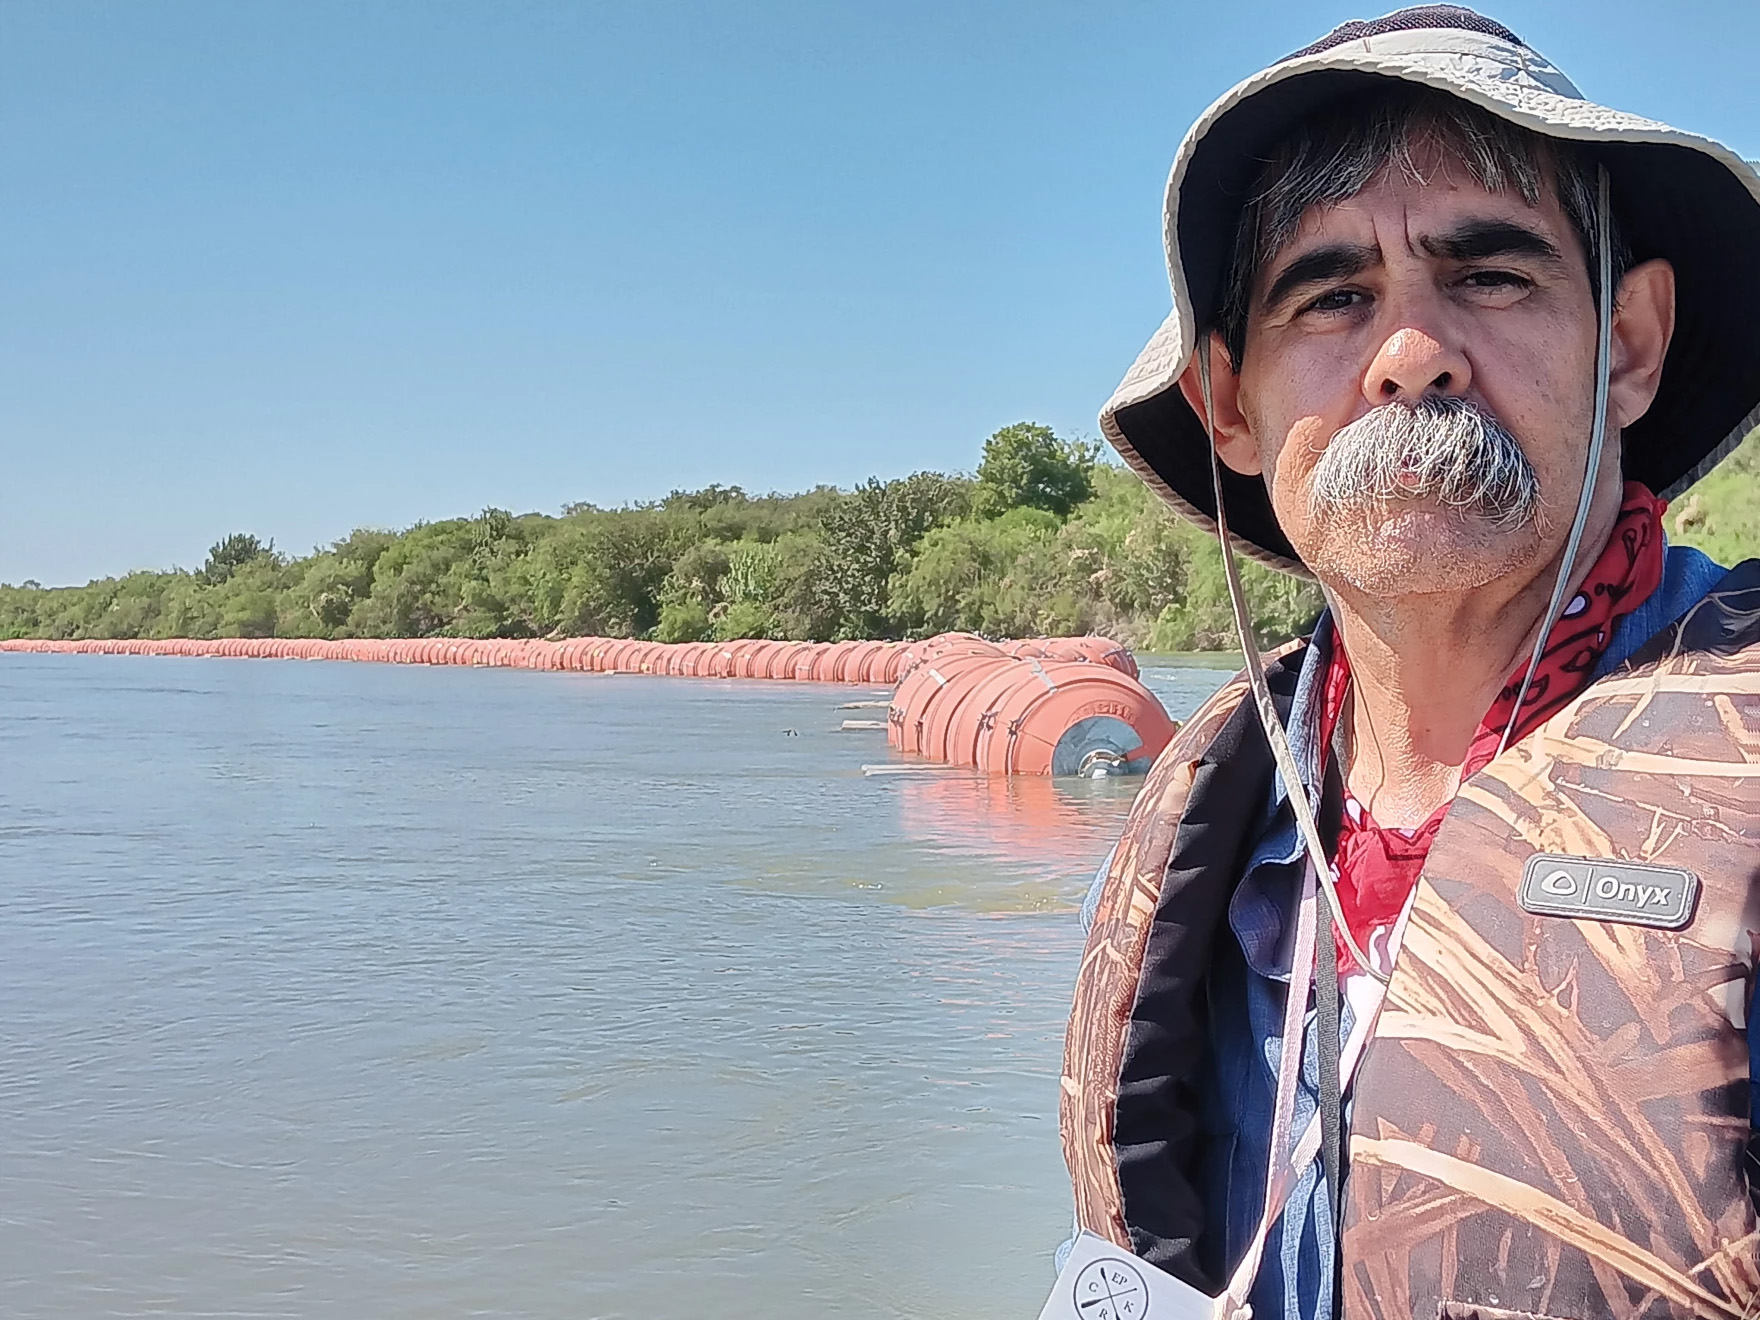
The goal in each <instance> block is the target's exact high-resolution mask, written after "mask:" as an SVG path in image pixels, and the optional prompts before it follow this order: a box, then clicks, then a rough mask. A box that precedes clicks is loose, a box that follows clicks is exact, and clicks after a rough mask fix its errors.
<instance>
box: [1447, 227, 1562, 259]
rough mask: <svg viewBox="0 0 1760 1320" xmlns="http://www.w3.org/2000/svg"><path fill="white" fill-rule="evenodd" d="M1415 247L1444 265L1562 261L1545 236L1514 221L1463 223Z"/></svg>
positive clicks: (1556, 249)
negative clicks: (1534, 259)
mask: <svg viewBox="0 0 1760 1320" xmlns="http://www.w3.org/2000/svg"><path fill="white" fill-rule="evenodd" d="M1418 246H1419V247H1421V248H1423V249H1424V251H1425V252H1427V253H1428V254H1429V255H1431V256H1433V257H1437V258H1439V259H1441V260H1443V261H1487V260H1489V259H1491V258H1492V257H1540V258H1542V259H1544V260H1546V261H1563V260H1564V257H1563V255H1562V254H1561V253H1560V252H1559V250H1558V245H1557V244H1556V243H1554V242H1553V241H1552V240H1551V239H1549V238H1547V237H1546V235H1544V234H1542V233H1541V232H1540V231H1539V230H1536V229H1530V228H1528V226H1527V225H1522V224H1517V223H1516V222H1515V221H1513V220H1465V221H1462V222H1461V223H1460V224H1458V225H1456V226H1455V227H1454V228H1453V229H1450V230H1447V231H1446V232H1444V233H1441V234H1426V235H1425V236H1424V237H1422V238H1420V239H1419V240H1418Z"/></svg>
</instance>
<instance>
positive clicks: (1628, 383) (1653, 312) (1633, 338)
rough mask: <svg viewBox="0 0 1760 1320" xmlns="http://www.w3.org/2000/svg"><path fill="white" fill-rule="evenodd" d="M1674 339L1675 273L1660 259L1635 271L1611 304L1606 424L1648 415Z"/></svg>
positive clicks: (1620, 424)
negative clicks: (1611, 346) (1609, 367)
mask: <svg viewBox="0 0 1760 1320" xmlns="http://www.w3.org/2000/svg"><path fill="white" fill-rule="evenodd" d="M1673 337H1674V267H1673V266H1671V265H1669V264H1668V262H1666V261H1664V260H1662V259H1661V258H1660V257H1658V258H1657V259H1656V260H1654V261H1646V262H1644V263H1643V264H1642V265H1638V266H1633V267H1632V268H1631V269H1630V270H1628V271H1627V272H1626V273H1625V278H1623V279H1622V280H1620V282H1619V289H1618V291H1617V293H1616V296H1615V298H1614V301H1613V353H1612V358H1611V371H1610V373H1609V375H1608V381H1607V422H1608V425H1609V426H1612V427H1614V428H1616V429H1617V428H1619V427H1623V426H1630V425H1631V424H1632V423H1633V422H1635V421H1637V420H1638V419H1639V418H1640V417H1642V416H1643V415H1644V414H1645V413H1646V412H1648V411H1649V410H1650V404H1651V403H1652V402H1653V401H1654V400H1655V398H1656V390H1657V387H1658V386H1659V385H1661V383H1662V361H1663V359H1664V358H1666V357H1667V356H1668V342H1669V340H1670V339H1672V338H1673Z"/></svg>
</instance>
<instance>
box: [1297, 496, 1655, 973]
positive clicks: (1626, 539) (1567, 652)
mask: <svg viewBox="0 0 1760 1320" xmlns="http://www.w3.org/2000/svg"><path fill="white" fill-rule="evenodd" d="M1667 507H1668V506H1667V504H1666V503H1664V502H1663V501H1662V500H1659V499H1657V498H1656V497H1655V496H1654V495H1652V494H1651V493H1650V492H1649V491H1648V490H1647V489H1645V488H1644V487H1643V486H1641V485H1639V484H1638V483H1637V482H1635V481H1628V482H1626V485H1625V502H1624V504H1622V505H1621V506H1620V511H1619V519H1618V520H1617V521H1616V522H1615V523H1614V525H1613V535H1612V536H1610V537H1609V538H1608V541H1607V547H1606V549H1604V550H1602V552H1601V556H1600V558H1598V559H1597V560H1596V561H1595V564H1594V566H1593V567H1592V568H1590V570H1589V576H1588V577H1586V578H1584V579H1583V584H1582V586H1581V587H1579V588H1578V589H1577V594H1576V595H1575V596H1573V597H1572V598H1571V599H1570V602H1569V603H1568V604H1567V605H1566V606H1565V608H1564V612H1563V613H1562V614H1561V615H1560V616H1559V620H1558V622H1557V623H1555V624H1554V625H1553V627H1552V633H1551V635H1550V636H1549V637H1548V638H1547V643H1546V650H1545V652H1544V653H1543V654H1542V655H1541V657H1540V664H1539V667H1538V668H1537V669H1535V671H1534V681H1533V683H1532V684H1530V685H1529V687H1528V695H1527V698H1526V699H1525V700H1524V701H1523V702H1522V713H1521V716H1520V718H1519V719H1517V720H1516V727H1515V734H1514V739H1520V738H1525V737H1526V736H1527V735H1528V734H1530V733H1532V732H1533V731H1534V730H1535V729H1537V728H1539V727H1540V726H1541V725H1542V724H1544V723H1545V722H1546V721H1547V720H1548V719H1550V718H1551V717H1552V716H1553V715H1555V714H1557V713H1558V711H1560V710H1562V709H1563V708H1564V706H1565V705H1566V703H1568V702H1569V701H1570V700H1571V699H1572V698H1573V697H1575V696H1576V695H1577V694H1578V693H1579V692H1581V691H1582V690H1583V689H1584V688H1585V687H1587V686H1588V685H1589V679H1590V676H1591V675H1592V674H1593V673H1594V671H1595V666H1596V664H1597V663H1598V662H1599V661H1600V659H1601V656H1602V654H1603V653H1604V652H1605V651H1606V650H1607V641H1608V638H1609V637H1610V636H1611V635H1612V633H1613V624H1614V621H1615V620H1617V619H1619V618H1621V617H1623V616H1624V615H1627V614H1630V613H1631V612H1632V611H1633V610H1635V609H1637V608H1638V606H1640V605H1642V604H1643V603H1644V602H1645V601H1646V600H1648V599H1649V597H1650V595H1651V593H1652V592H1654V591H1655V590H1656V588H1657V587H1658V586H1660V585H1661V584H1662V560H1663V538H1662V512H1663V510H1664V509H1666V508H1667ZM1526 669H1527V664H1526V663H1525V662H1524V663H1523V665H1522V668H1521V669H1518V670H1517V671H1516V673H1515V674H1514V676H1513V677H1511V679H1510V681H1509V683H1508V684H1507V685H1505V687H1504V689H1503V691H1501V692H1499V693H1498V694H1497V699H1496V700H1495V701H1493V702H1492V703H1491V709H1490V710H1489V711H1487V712H1486V713H1485V718H1484V719H1483V720H1481V721H1480V722H1479V731H1478V733H1476V734H1475V735H1474V736H1473V742H1472V745H1471V747H1469V748H1468V751H1467V759H1466V762H1465V763H1464V764H1463V765H1462V767H1461V779H1462V780H1463V781H1465V780H1466V779H1467V778H1469V777H1470V776H1472V775H1474V774H1477V773H1478V772H1479V771H1480V770H1482V769H1484V768H1485V766H1486V765H1487V764H1488V763H1489V762H1490V760H1491V758H1492V757H1493V756H1494V755H1496V752H1497V744H1498V742H1499V740H1501V739H1502V737H1503V731H1504V728H1505V726H1506V725H1508V723H1509V717H1510V712H1511V711H1512V710H1514V709H1515V701H1516V693H1517V691H1518V690H1519V689H1520V688H1521V684H1522V673H1523V672H1524V671H1525V670H1526ZM1350 673H1351V671H1350V662H1349V661H1348V660H1347V659H1346V658H1345V654H1344V647H1343V646H1342V645H1340V644H1339V642H1338V640H1337V636H1336V634H1335V635H1334V640H1333V646H1332V663H1331V666H1330V667H1329V668H1328V670H1327V673H1326V690H1325V697H1324V700H1323V703H1322V706H1321V716H1320V734H1321V738H1322V742H1321V746H1322V747H1326V748H1330V747H1331V746H1332V733H1333V729H1334V728H1335V727H1336V726H1337V724H1338V717H1339V714H1340V712H1341V711H1342V710H1343V709H1344V699H1345V694H1346V693H1347V691H1348V690H1349V684H1350ZM1514 739H1512V741H1513V740H1514ZM1447 814H1448V804H1447V803H1444V804H1443V805H1442V806H1440V807H1438V808H1437V809H1436V812H1435V814H1434V815H1432V816H1431V817H1430V819H1429V820H1427V821H1425V822H1424V823H1423V824H1422V825H1420V826H1418V827H1417V828H1416V829H1411V830H1402V829H1388V828H1384V827H1383V826H1380V825H1377V824H1376V823H1375V821H1374V820H1373V819H1372V818H1371V817H1370V815H1369V813H1368V811H1367V809H1365V808H1364V807H1363V805H1362V804H1361V803H1360V802H1358V801H1357V800H1356V799H1355V798H1353V797H1352V796H1351V795H1350V792H1349V790H1348V789H1347V790H1346V792H1345V800H1344V818H1343V820H1342V821H1341V822H1340V826H1339V836H1338V852H1337V854H1336V855H1335V857H1334V859H1333V871H1334V874H1335V875H1336V876H1337V877H1338V899H1339V904H1340V906H1341V907H1342V908H1343V909H1344V911H1343V914H1342V915H1343V917H1344V920H1345V924H1346V925H1347V926H1348V927H1349V928H1350V931H1351V934H1353V935H1354V936H1356V938H1357V942H1358V943H1359V944H1360V945H1361V946H1362V947H1363V949H1364V950H1365V951H1366V952H1367V953H1368V954H1369V956H1370V958H1371V959H1373V960H1374V961H1375V962H1376V963H1377V964H1382V963H1383V959H1384V958H1385V957H1386V949H1387V938H1388V936H1389V934H1390V933H1391V931H1392V928H1393V925H1394V923H1395V922H1396V921H1397V920H1398V919H1399V914H1400V910H1401V909H1402V908H1404V907H1405V903H1406V899H1407V898H1409V897H1410V896H1411V892H1412V890H1413V889H1415V888H1416V887H1417V884H1418V873H1419V872H1420V871H1421V870H1422V869H1423V866H1424V858H1425V857H1426V856H1427V855H1428V854H1429V852H1430V844H1431V843H1432V842H1433V841H1434V840H1435V838H1436V830H1437V828H1438V827H1439V826H1440V825H1441V824H1442V818H1443V817H1444V816H1445V815H1447ZM1338 964H1339V969H1340V971H1341V972H1345V971H1355V970H1356V968H1357V964H1356V959H1354V958H1353V957H1351V953H1350V950H1349V949H1347V948H1345V947H1344V941H1343V940H1342V939H1341V940H1340V941H1339V948H1338ZM1380 970H1382V971H1384V972H1385V971H1388V970H1390V969H1389V968H1388V967H1387V966H1385V965H1382V966H1381V967H1380Z"/></svg>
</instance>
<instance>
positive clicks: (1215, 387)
mask: <svg viewBox="0 0 1760 1320" xmlns="http://www.w3.org/2000/svg"><path fill="white" fill-rule="evenodd" d="M1198 353H1208V354H1209V355H1210V407H1211V410H1212V414H1213V416H1212V429H1213V430H1214V433H1215V441H1216V455H1217V457H1218V458H1220V459H1221V460H1222V462H1223V464H1224V465H1225V466H1227V467H1229V468H1231V469H1232V470H1234V471H1236V472H1238V473H1240V474H1241V475H1242V476H1243V477H1256V476H1258V475H1259V474H1260V473H1261V472H1263V471H1264V470H1265V465H1264V464H1263V463H1261V462H1260V461H1259V445H1258V442H1257V441H1255V440H1254V439H1253V433H1252V431H1251V430H1249V429H1248V427H1247V419H1246V416H1245V415H1244V414H1243V413H1242V412H1241V408H1240V401H1241V378H1240V377H1239V376H1238V375H1236V374H1235V370H1234V368H1233V367H1232V366H1230V365H1229V361H1228V354H1227V353H1225V352H1223V351H1222V342H1221V341H1220V340H1219V339H1217V337H1216V336H1215V335H1205V336H1204V338H1203V340H1202V342H1201V343H1199V345H1198V352H1197V353H1194V354H1192V360H1191V361H1190V362H1188V363H1187V364H1186V369H1185V371H1184V372H1182V373H1181V374H1180V378H1179V392H1180V393H1181V394H1183V395H1184V396H1185V400H1186V402H1187V403H1188V404H1190V405H1191V408H1192V411H1193V412H1194V413H1196V414H1197V415H1198V420H1200V421H1202V420H1203V418H1204V387H1203V385H1202V383H1201V382H1200V381H1199V379H1198Z"/></svg>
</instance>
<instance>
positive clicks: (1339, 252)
mask: <svg viewBox="0 0 1760 1320" xmlns="http://www.w3.org/2000/svg"><path fill="white" fill-rule="evenodd" d="M1380 261H1381V250H1380V249H1379V248H1375V247H1369V246H1366V245H1364V244H1362V243H1328V244H1327V245H1326V246H1325V247H1317V248H1315V249H1314V250H1313V251H1312V252H1304V253H1302V255H1301V256H1299V257H1297V258H1296V259H1295V260H1294V261H1292V262H1290V263H1289V265H1287V266H1285V267H1284V268H1283V269H1282V270H1281V271H1279V272H1278V273H1277V278H1276V279H1274V280H1272V281H1271V287H1270V288H1269V289H1267V290H1266V291H1265V306H1266V307H1267V308H1272V307H1276V306H1278V305H1280V304H1281V303H1283V302H1284V301H1285V300H1286V299H1287V298H1289V297H1290V296H1291V295H1292V294H1294V293H1295V292H1296V291H1297V290H1299V289H1304V288H1306V287H1307V286H1308V285H1310V284H1330V283H1331V282H1332V281H1334V280H1348V279H1350V278H1351V277H1352V276H1353V275H1361V274H1362V273H1363V272H1364V271H1366V270H1368V269H1369V267H1371V266H1374V265H1378V264H1379V263H1380Z"/></svg>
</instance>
